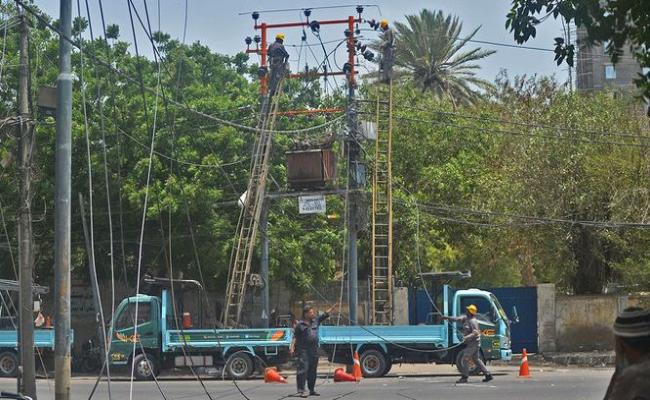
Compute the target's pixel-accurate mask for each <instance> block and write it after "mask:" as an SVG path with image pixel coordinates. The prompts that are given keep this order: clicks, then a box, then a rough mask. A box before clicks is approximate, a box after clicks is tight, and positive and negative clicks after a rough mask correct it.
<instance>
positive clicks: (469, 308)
mask: <svg viewBox="0 0 650 400" xmlns="http://www.w3.org/2000/svg"><path fill="white" fill-rule="evenodd" d="M467 311H469V313H470V314H472V315H476V312H477V311H478V309H477V308H476V306H475V305H474V304H470V305H468V306H467Z"/></svg>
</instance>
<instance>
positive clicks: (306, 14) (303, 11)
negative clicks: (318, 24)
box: [302, 8, 311, 18]
mask: <svg viewBox="0 0 650 400" xmlns="http://www.w3.org/2000/svg"><path fill="white" fill-rule="evenodd" d="M302 13H303V14H305V17H307V18H309V16H310V15H311V8H305V9H304V10H302Z"/></svg>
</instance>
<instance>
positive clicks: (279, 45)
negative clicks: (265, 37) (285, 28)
mask: <svg viewBox="0 0 650 400" xmlns="http://www.w3.org/2000/svg"><path fill="white" fill-rule="evenodd" d="M267 54H268V57H269V65H270V67H271V79H270V87H271V96H273V95H274V94H275V93H276V91H277V89H278V88H277V86H278V84H279V83H280V81H281V80H282V77H283V76H284V74H285V73H286V72H287V61H288V60H289V53H287V49H285V48H284V33H278V34H277V35H275V42H273V43H271V45H270V46H269V49H268V51H267Z"/></svg>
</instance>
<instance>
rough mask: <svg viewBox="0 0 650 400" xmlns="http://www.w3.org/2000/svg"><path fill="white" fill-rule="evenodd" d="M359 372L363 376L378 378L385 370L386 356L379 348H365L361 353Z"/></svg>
mask: <svg viewBox="0 0 650 400" xmlns="http://www.w3.org/2000/svg"><path fill="white" fill-rule="evenodd" d="M359 362H360V363H361V373H362V374H363V376H364V377H365V378H379V377H381V376H383V375H384V373H385V371H386V365H387V361H386V356H384V353H382V352H381V351H379V350H374V349H370V350H366V351H364V352H363V353H362V354H361V359H360V360H359Z"/></svg>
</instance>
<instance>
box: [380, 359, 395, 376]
mask: <svg viewBox="0 0 650 400" xmlns="http://www.w3.org/2000/svg"><path fill="white" fill-rule="evenodd" d="M391 368H393V362H392V361H391V360H389V359H388V358H386V368H384V372H383V373H382V374H381V376H386V375H387V374H388V373H389V372H390V369H391Z"/></svg>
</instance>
